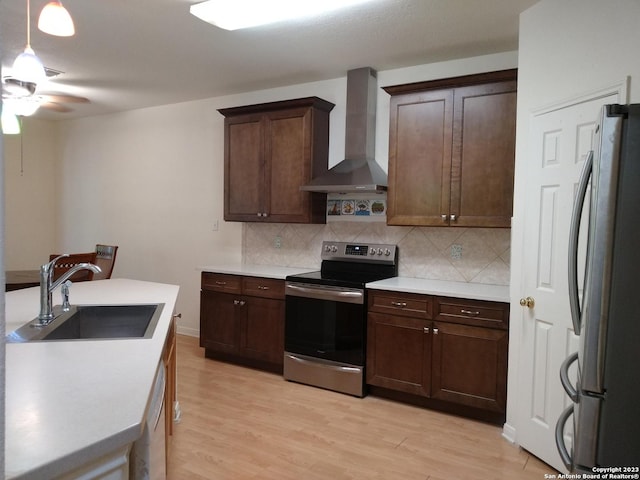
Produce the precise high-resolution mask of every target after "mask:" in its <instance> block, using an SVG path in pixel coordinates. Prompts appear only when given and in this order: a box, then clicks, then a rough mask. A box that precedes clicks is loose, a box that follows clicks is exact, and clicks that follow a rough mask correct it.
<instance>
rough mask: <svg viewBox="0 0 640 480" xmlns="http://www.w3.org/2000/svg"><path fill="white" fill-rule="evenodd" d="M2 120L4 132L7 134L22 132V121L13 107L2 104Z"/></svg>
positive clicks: (0, 120)
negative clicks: (13, 110) (12, 109)
mask: <svg viewBox="0 0 640 480" xmlns="http://www.w3.org/2000/svg"><path fill="white" fill-rule="evenodd" d="M0 122H1V123H2V133H4V134H5V135H18V134H20V122H19V121H18V117H17V116H16V114H15V113H13V112H12V111H11V109H9V108H7V106H6V105H2V118H1V119H0Z"/></svg>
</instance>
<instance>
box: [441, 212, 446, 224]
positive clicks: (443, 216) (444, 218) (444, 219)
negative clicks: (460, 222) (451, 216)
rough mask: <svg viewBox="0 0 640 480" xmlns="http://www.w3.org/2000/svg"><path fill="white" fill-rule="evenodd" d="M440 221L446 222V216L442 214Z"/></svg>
mask: <svg viewBox="0 0 640 480" xmlns="http://www.w3.org/2000/svg"><path fill="white" fill-rule="evenodd" d="M442 221H443V222H446V221H447V215H446V214H444V213H443V214H442Z"/></svg>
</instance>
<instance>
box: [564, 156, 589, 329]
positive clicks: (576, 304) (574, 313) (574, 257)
mask: <svg viewBox="0 0 640 480" xmlns="http://www.w3.org/2000/svg"><path fill="white" fill-rule="evenodd" d="M592 171H593V150H592V151H590V152H589V154H588V155H587V158H586V159H585V161H584V166H583V167H582V173H581V174H580V180H579V182H578V191H577V192H576V198H575V202H574V205H573V212H572V214H571V224H570V227H569V308H570V309H571V320H572V322H573V331H574V333H575V334H576V335H580V328H581V325H580V316H581V312H580V298H579V296H578V237H579V235H580V220H581V219H582V208H583V206H584V202H585V199H586V197H587V186H588V185H589V178H590V177H591V172H592Z"/></svg>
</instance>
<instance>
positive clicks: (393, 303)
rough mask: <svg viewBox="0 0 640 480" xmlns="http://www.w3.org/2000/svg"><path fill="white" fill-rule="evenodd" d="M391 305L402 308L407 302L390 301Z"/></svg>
mask: <svg viewBox="0 0 640 480" xmlns="http://www.w3.org/2000/svg"><path fill="white" fill-rule="evenodd" d="M391 305H393V306H394V307H400V308H404V307H406V306H407V302H393V301H392V302H391Z"/></svg>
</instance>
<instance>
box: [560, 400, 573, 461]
mask: <svg viewBox="0 0 640 480" xmlns="http://www.w3.org/2000/svg"><path fill="white" fill-rule="evenodd" d="M571 415H573V405H569V406H568V407H567V408H566V409H565V410H564V411H563V412H562V413H561V414H560V417H559V418H558V422H557V423H556V446H557V447H558V453H559V454H560V459H561V460H562V463H564V466H565V467H567V470H569V471H571V467H572V466H573V459H572V458H571V455H570V454H569V450H567V446H566V445H565V443H564V426H565V424H566V423H567V420H569V417H570V416H571Z"/></svg>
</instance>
